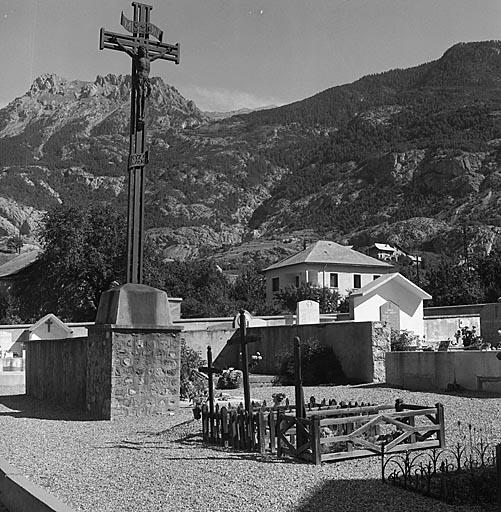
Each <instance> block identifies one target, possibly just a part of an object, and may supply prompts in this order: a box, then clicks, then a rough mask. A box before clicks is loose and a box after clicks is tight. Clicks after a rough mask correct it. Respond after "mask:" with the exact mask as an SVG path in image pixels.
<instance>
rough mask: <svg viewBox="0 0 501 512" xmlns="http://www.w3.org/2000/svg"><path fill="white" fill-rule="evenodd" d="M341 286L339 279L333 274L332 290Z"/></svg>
mask: <svg viewBox="0 0 501 512" xmlns="http://www.w3.org/2000/svg"><path fill="white" fill-rule="evenodd" d="M338 286H339V278H338V275H337V274H331V288H337V287H338Z"/></svg>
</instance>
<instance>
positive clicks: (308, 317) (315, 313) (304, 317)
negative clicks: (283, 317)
mask: <svg viewBox="0 0 501 512" xmlns="http://www.w3.org/2000/svg"><path fill="white" fill-rule="evenodd" d="M296 319H297V320H296V321H297V323H298V324H300V325H305V324H318V323H320V305H319V304H318V302H315V301H313V300H302V301H301V302H298V303H297V307H296Z"/></svg>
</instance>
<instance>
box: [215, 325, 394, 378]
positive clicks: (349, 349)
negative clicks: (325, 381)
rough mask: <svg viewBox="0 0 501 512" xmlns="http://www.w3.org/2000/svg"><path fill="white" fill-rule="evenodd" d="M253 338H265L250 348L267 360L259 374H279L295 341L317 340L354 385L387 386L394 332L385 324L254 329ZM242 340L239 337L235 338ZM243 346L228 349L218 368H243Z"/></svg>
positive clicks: (251, 332) (264, 361)
mask: <svg viewBox="0 0 501 512" xmlns="http://www.w3.org/2000/svg"><path fill="white" fill-rule="evenodd" d="M247 332H248V334H250V335H257V336H261V340H260V341H258V342H257V343H252V344H250V345H249V354H250V355H251V354H253V353H255V352H260V353H261V355H262V357H263V359H262V361H261V362H260V363H259V366H257V367H256V368H255V369H254V373H257V374H275V373H276V366H275V364H276V355H277V354H279V353H280V352H283V351H285V350H290V351H292V349H293V344H294V337H295V336H299V337H300V338H301V339H302V340H307V339H314V340H317V341H318V342H319V343H321V344H322V345H326V346H328V347H331V348H332V349H333V351H334V353H335V354H336V356H337V357H338V359H339V362H340V363H341V367H342V369H343V372H344V374H345V376H346V377H347V379H348V380H349V381H350V382H351V383H367V382H374V381H375V382H384V380H385V366H384V354H385V353H386V351H387V350H389V349H390V329H389V327H383V325H382V324H381V322H335V323H326V324H312V325H282V326H275V327H253V328H250V329H248V330H247ZM233 337H234V339H236V340H238V339H239V333H238V332H236V333H234V335H233ZM239 354H240V344H239V343H236V344H234V345H227V346H225V347H224V348H223V350H222V351H221V352H220V354H219V356H218V357H217V358H215V361H214V365H215V366H218V367H221V368H225V367H230V366H233V367H240V355H239Z"/></svg>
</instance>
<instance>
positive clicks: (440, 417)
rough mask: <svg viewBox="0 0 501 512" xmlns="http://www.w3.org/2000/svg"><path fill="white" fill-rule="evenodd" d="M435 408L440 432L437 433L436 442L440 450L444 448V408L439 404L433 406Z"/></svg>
mask: <svg viewBox="0 0 501 512" xmlns="http://www.w3.org/2000/svg"><path fill="white" fill-rule="evenodd" d="M435 407H436V408H437V421H438V424H439V425H440V430H439V431H438V432H437V437H438V442H439V446H440V448H443V447H444V446H445V416H444V406H443V404H441V403H440V402H438V403H436V404H435Z"/></svg>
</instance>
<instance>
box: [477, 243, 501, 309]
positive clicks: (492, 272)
mask: <svg viewBox="0 0 501 512" xmlns="http://www.w3.org/2000/svg"><path fill="white" fill-rule="evenodd" d="M474 266H475V269H476V272H477V273H478V276H479V278H480V282H481V286H482V288H483V293H484V301H485V302H497V301H498V299H499V297H501V253H500V252H498V251H495V250H494V251H491V252H490V253H489V254H486V255H483V256H478V257H477V258H476V261H475V265H474Z"/></svg>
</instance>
